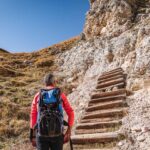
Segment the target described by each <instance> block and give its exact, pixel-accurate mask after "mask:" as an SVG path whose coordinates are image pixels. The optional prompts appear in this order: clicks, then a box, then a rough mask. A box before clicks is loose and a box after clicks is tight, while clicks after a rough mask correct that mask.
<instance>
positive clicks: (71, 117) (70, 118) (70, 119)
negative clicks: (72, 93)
mask: <svg viewBox="0 0 150 150" xmlns="http://www.w3.org/2000/svg"><path fill="white" fill-rule="evenodd" d="M61 98H62V100H63V108H64V110H65V112H66V113H67V115H68V124H69V126H73V124H74V111H73V109H72V107H71V105H70V103H69V101H68V99H67V97H66V95H65V94H64V93H62V94H61Z"/></svg>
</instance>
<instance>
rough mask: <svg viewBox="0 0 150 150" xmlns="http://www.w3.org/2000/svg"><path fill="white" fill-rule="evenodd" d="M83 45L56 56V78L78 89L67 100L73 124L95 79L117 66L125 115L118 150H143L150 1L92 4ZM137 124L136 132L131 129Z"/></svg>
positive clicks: (95, 1)
mask: <svg viewBox="0 0 150 150" xmlns="http://www.w3.org/2000/svg"><path fill="white" fill-rule="evenodd" d="M90 5H91V8H90V10H89V12H88V13H87V16H86V23H85V27H84V36H85V37H84V40H81V41H80V42H79V43H78V45H77V46H75V47H73V48H72V49H71V50H69V51H66V52H64V53H61V54H59V55H58V56H57V58H58V61H57V63H58V64H59V65H60V66H61V67H60V70H59V71H61V73H64V74H65V75H66V78H67V79H66V80H68V81H69V83H71V84H74V85H77V88H74V89H72V91H73V92H72V93H71V94H70V95H69V99H70V101H71V103H72V105H73V106H74V108H75V112H76V123H77V122H78V121H79V119H80V117H81V114H82V113H84V108H85V107H86V106H87V102H88V101H89V99H90V95H91V92H92V90H93V89H94V87H95V85H96V79H97V78H98V76H99V75H101V74H102V72H104V71H108V70H111V69H113V68H117V67H122V68H123V69H124V71H125V72H126V74H127V88H128V91H129V93H130V94H132V95H131V96H129V99H128V105H129V115H128V116H127V117H126V118H125V119H124V124H123V127H122V132H124V134H125V135H126V137H127V139H126V140H124V141H122V142H121V144H119V145H118V147H119V149H123V150H126V149H127V150H131V149H132V150H135V149H139V147H140V150H148V149H149V147H150V143H149V142H148V141H149V134H150V131H149V126H148V125H149V124H150V121H149V119H150V118H149V114H150V109H149V107H148V106H149V103H150V98H149V92H148V91H149V89H150V84H149V83H150V59H149V58H150V1H144V0H143V1H139V0H132V1H131V0H108V1H105V0H91V1H90ZM85 39H86V40H85ZM136 125H139V126H138V127H135V126H136Z"/></svg>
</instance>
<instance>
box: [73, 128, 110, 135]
mask: <svg viewBox="0 0 150 150" xmlns="http://www.w3.org/2000/svg"><path fill="white" fill-rule="evenodd" d="M105 132H108V128H101V129H80V130H75V134H95V133H105Z"/></svg>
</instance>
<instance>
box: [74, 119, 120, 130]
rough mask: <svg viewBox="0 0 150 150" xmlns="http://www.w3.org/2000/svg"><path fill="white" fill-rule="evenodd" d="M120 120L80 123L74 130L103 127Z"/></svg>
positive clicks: (113, 124) (115, 123)
mask: <svg viewBox="0 0 150 150" xmlns="http://www.w3.org/2000/svg"><path fill="white" fill-rule="evenodd" d="M121 123H122V121H121V120H115V121H107V122H93V123H80V124H78V125H77V127H76V130H78V129H99V128H104V127H112V126H115V125H119V124H121Z"/></svg>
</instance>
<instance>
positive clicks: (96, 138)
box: [71, 132, 118, 144]
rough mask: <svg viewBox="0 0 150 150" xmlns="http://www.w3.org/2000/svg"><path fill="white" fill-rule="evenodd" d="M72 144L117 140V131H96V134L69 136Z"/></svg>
mask: <svg viewBox="0 0 150 150" xmlns="http://www.w3.org/2000/svg"><path fill="white" fill-rule="evenodd" d="M71 139H72V143H73V144H85V143H101V142H103V143H106V142H110V141H117V140H118V133H117V132H108V133H96V134H81V135H74V136H71Z"/></svg>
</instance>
